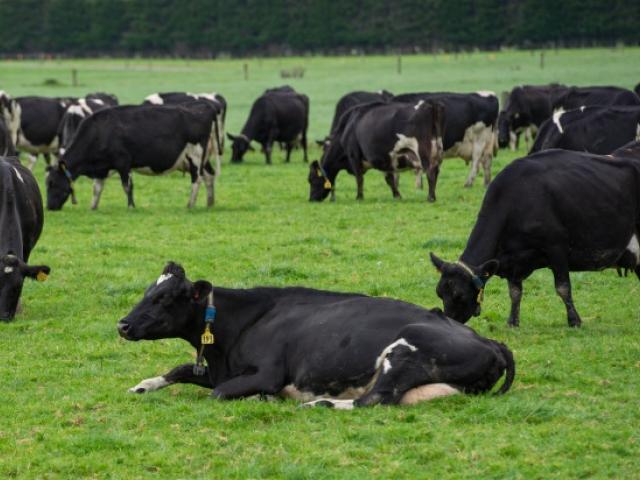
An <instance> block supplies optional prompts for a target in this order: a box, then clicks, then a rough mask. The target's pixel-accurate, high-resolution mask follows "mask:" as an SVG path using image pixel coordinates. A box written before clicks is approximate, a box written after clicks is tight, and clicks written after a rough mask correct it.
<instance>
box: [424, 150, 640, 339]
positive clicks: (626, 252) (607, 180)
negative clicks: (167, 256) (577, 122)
mask: <svg viewBox="0 0 640 480" xmlns="http://www.w3.org/2000/svg"><path fill="white" fill-rule="evenodd" d="M615 155H616V156H615V158H613V157H611V156H599V155H594V154H590V153H582V152H573V151H568V150H545V151H543V152H539V153H535V154H533V155H530V156H528V157H524V158H521V159H519V160H516V161H514V162H512V163H511V164H510V165H508V166H507V167H505V169H504V170H502V172H500V174H499V175H497V176H496V178H495V180H494V181H493V183H492V184H491V186H490V187H489V189H488V190H487V193H486V195H485V197H484V200H483V202H482V207H481V209H480V213H479V214H478V219H477V221H476V224H475V226H474V227H473V230H472V232H471V236H470V237H469V240H468V242H467V246H466V247H465V249H464V251H463V252H462V255H461V256H460V260H459V261H457V262H454V263H447V262H444V261H443V260H441V259H439V258H438V257H436V256H435V255H434V254H431V260H432V262H433V264H434V265H435V267H436V268H437V269H438V271H439V272H440V273H441V274H442V276H441V278H440V282H439V283H438V287H437V294H438V296H439V297H440V298H442V300H443V303H444V309H445V314H446V315H447V316H449V317H451V318H454V319H456V320H458V321H460V322H466V321H467V320H469V318H470V317H471V316H472V315H478V314H479V313H480V305H481V302H482V296H483V290H484V286H485V284H486V283H487V281H488V280H489V278H490V277H491V276H492V275H494V274H497V275H498V276H500V277H503V278H506V279H507V280H508V282H509V294H510V297H511V314H510V316H509V321H508V323H509V325H512V326H517V325H518V324H519V318H520V300H521V298H522V281H523V280H524V279H526V278H527V277H528V276H529V275H530V274H531V273H532V272H533V271H534V270H537V269H540V268H550V269H551V271H552V272H553V276H554V280H555V287H556V292H557V293H558V295H559V296H560V297H561V298H562V300H563V302H564V304H565V306H566V309H567V319H568V322H569V325H570V326H572V327H578V326H580V324H581V320H580V316H579V315H578V312H577V311H576V308H575V306H574V304H573V299H572V297H571V282H570V280H569V272H570V271H594V270H602V269H604V268H611V267H613V268H620V269H623V268H628V269H631V270H634V271H635V272H636V274H638V277H639V278H640V268H639V265H640V245H639V243H638V238H639V235H640V232H639V228H640V189H639V188H640V149H639V148H637V147H636V148H631V147H627V148H626V149H622V150H621V151H618V152H615Z"/></svg>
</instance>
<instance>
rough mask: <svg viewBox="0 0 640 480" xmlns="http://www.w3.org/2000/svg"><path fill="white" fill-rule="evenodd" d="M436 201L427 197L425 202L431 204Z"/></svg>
mask: <svg viewBox="0 0 640 480" xmlns="http://www.w3.org/2000/svg"><path fill="white" fill-rule="evenodd" d="M435 201H436V197H427V202H429V203H433V202H435Z"/></svg>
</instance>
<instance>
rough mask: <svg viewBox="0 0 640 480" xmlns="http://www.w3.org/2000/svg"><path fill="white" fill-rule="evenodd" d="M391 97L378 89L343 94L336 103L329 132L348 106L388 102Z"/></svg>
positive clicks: (331, 131) (336, 124)
mask: <svg viewBox="0 0 640 480" xmlns="http://www.w3.org/2000/svg"><path fill="white" fill-rule="evenodd" d="M391 98H393V94H392V93H390V92H387V91H386V90H380V91H379V92H363V91H356V92H350V93H347V94H345V95H343V96H342V97H341V98H340V100H338V103H337V104H336V110H335V113H334V114H333V120H332V122H331V129H330V130H329V132H330V134H331V133H333V131H334V130H335V129H336V127H337V126H338V122H339V121H340V117H342V115H343V114H344V112H346V111H347V110H349V109H350V108H352V107H355V106H356V105H362V104H363V103H371V102H388V101H389V100H391Z"/></svg>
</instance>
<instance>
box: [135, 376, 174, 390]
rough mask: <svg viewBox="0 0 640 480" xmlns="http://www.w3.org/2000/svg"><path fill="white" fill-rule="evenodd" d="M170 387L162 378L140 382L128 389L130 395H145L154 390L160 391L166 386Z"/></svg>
mask: <svg viewBox="0 0 640 480" xmlns="http://www.w3.org/2000/svg"><path fill="white" fill-rule="evenodd" d="M169 385H171V384H170V383H169V382H167V380H166V379H165V378H164V377H153V378H147V379H145V380H142V381H141V382H140V383H139V384H137V385H136V386H135V387H132V388H130V389H129V392H130V393H147V392H153V391H154V390H160V389H161V388H164V387H166V386H169Z"/></svg>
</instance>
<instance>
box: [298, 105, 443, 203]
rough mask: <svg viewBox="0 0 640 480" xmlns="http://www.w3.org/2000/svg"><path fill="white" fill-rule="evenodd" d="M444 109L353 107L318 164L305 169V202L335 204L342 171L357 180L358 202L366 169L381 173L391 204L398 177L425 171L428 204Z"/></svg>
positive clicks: (436, 165)
mask: <svg viewBox="0 0 640 480" xmlns="http://www.w3.org/2000/svg"><path fill="white" fill-rule="evenodd" d="M441 115H442V108H441V106H440V105H437V106H434V105H433V104H432V103H430V102H424V101H422V100H421V101H419V102H418V103H417V104H416V105H409V104H405V103H396V102H392V103H384V102H374V103H367V104H364V105H359V106H356V107H352V108H351V109H350V110H348V111H347V112H346V113H345V114H344V115H342V117H341V119H340V123H339V124H338V126H337V127H336V130H335V131H334V132H333V135H332V136H333V139H332V140H331V142H330V144H329V146H328V147H327V148H326V149H325V151H324V153H323V156H322V159H321V161H320V163H318V162H317V161H314V162H312V163H311V165H310V166H309V177H308V181H309V185H310V194H309V200H311V201H322V200H324V199H325V198H326V197H327V196H328V195H329V193H331V194H332V199H335V179H336V176H337V175H338V173H339V172H340V171H341V170H347V172H349V173H350V174H352V175H354V176H355V177H356V183H357V186H358V193H357V197H356V199H358V200H362V199H363V198H364V196H363V186H364V173H365V172H366V171H367V170H368V169H369V168H374V169H376V170H380V171H383V172H385V180H386V181H387V184H388V185H389V187H390V188H391V192H392V193H393V196H394V197H395V198H400V192H399V191H398V175H397V173H398V171H400V170H404V169H413V170H416V171H417V172H421V171H423V170H424V171H426V172H427V173H428V178H429V196H428V199H429V201H434V200H435V179H436V178H437V171H436V170H434V169H435V168H438V163H437V161H436V160H434V158H436V157H437V156H438V155H437V146H436V140H435V139H436V138H438V136H439V135H440V127H441V125H442V120H441V118H440V116H441Z"/></svg>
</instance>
